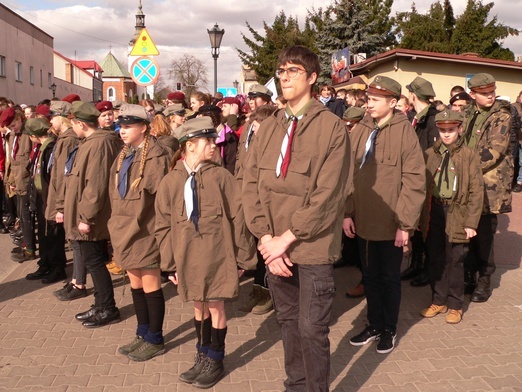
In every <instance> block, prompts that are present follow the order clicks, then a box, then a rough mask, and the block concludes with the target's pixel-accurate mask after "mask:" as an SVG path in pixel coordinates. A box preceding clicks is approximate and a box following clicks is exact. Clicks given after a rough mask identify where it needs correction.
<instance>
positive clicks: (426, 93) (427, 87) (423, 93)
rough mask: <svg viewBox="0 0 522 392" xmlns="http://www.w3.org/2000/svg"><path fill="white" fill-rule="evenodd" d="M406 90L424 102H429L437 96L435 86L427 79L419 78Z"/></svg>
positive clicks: (407, 86)
mask: <svg viewBox="0 0 522 392" xmlns="http://www.w3.org/2000/svg"><path fill="white" fill-rule="evenodd" d="M406 88H407V89H408V90H409V91H411V92H412V93H413V94H415V95H416V96H417V97H419V98H420V99H422V100H423V101H428V100H429V99H430V98H433V97H434V96H435V91H434V90H433V86H432V85H431V83H430V82H428V81H427V80H426V79H424V78H421V77H420V76H417V77H416V78H415V79H413V82H411V83H410V84H408V85H406Z"/></svg>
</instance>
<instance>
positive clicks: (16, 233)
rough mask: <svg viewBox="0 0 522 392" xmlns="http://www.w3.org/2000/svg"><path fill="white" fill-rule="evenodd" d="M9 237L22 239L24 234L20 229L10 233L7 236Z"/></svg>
mask: <svg viewBox="0 0 522 392" xmlns="http://www.w3.org/2000/svg"><path fill="white" fill-rule="evenodd" d="M9 235H10V236H11V238H13V239H14V238H17V237H18V238H19V237H22V236H23V235H24V233H23V232H22V229H18V230H16V231H12V232H11V234H9Z"/></svg>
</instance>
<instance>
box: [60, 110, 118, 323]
mask: <svg viewBox="0 0 522 392" xmlns="http://www.w3.org/2000/svg"><path fill="white" fill-rule="evenodd" d="M71 114H72V120H71V121H72V128H73V131H74V132H75V133H76V135H78V137H79V138H80V139H83V141H82V142H81V144H80V146H79V148H78V149H77V150H73V151H71V153H70V154H69V157H68V159H67V162H66V164H65V172H66V175H67V180H66V187H67V192H66V193H65V203H64V214H65V216H64V225H65V232H66V235H67V238H68V239H69V240H74V241H77V245H78V247H79V250H80V252H78V253H79V256H80V257H82V259H83V262H84V263H85V267H86V268H87V271H88V272H89V273H90V274H91V278H92V282H93V285H94V301H95V302H94V306H93V307H91V308H90V309H89V310H87V311H85V312H82V313H78V314H77V315H76V319H77V320H79V321H81V322H82V325H83V326H84V327H87V328H97V327H101V326H103V325H106V324H110V323H113V322H118V321H119V320H120V312H119V310H118V308H117V307H116V303H115V301H114V290H113V286H112V279H111V276H110V274H109V271H108V270H107V268H106V266H105V256H104V248H105V246H106V243H107V240H108V239H109V230H108V228H107V222H108V220H109V218H110V215H111V206H110V202H109V195H108V188H109V173H110V168H111V165H112V163H113V162H114V159H115V158H116V156H117V155H118V153H119V151H120V149H121V148H122V142H121V140H120V139H119V137H118V135H117V134H116V132H113V131H110V130H105V129H100V128H98V117H99V116H100V112H99V111H98V110H97V109H96V107H94V105H92V104H90V103H87V102H82V101H77V102H74V103H73V104H72V109H71Z"/></svg>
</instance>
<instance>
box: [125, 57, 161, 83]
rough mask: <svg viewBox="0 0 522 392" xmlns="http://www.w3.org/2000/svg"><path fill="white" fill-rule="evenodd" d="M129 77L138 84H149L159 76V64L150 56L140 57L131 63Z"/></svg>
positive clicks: (154, 81)
mask: <svg viewBox="0 0 522 392" xmlns="http://www.w3.org/2000/svg"><path fill="white" fill-rule="evenodd" d="M131 77H132V80H134V83H136V84H138V85H140V86H150V85H152V84H154V83H156V81H157V80H158V78H159V65H158V63H157V62H156V61H155V60H154V59H152V58H150V57H140V58H138V59H136V60H135V61H134V62H133V63H132V65H131Z"/></svg>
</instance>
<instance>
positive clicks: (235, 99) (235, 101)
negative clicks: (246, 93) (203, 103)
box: [221, 97, 241, 106]
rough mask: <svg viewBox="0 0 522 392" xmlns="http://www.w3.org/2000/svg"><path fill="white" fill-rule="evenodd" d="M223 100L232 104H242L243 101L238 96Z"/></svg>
mask: <svg viewBox="0 0 522 392" xmlns="http://www.w3.org/2000/svg"><path fill="white" fill-rule="evenodd" d="M221 101H222V102H223V103H228V104H230V105H233V104H236V105H237V106H241V102H240V101H239V99H237V98H236V97H225V98H223V99H222V100H221Z"/></svg>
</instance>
